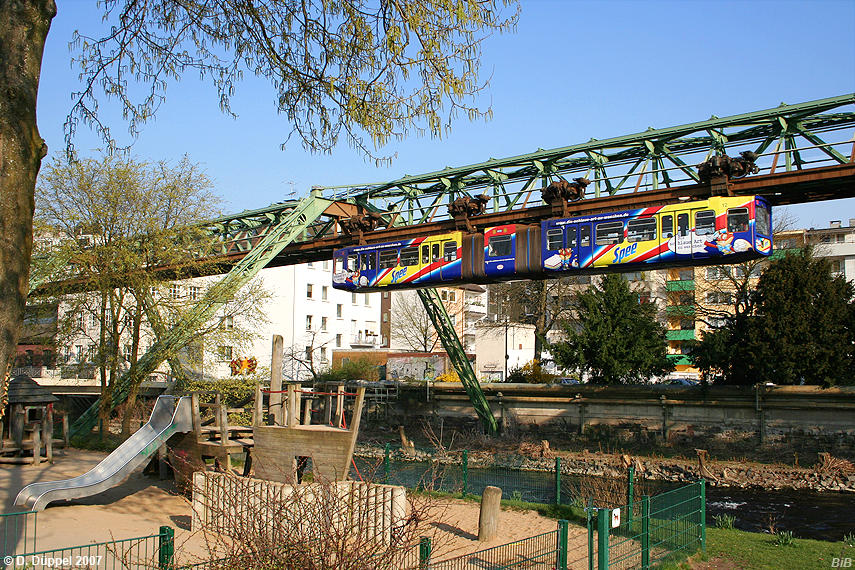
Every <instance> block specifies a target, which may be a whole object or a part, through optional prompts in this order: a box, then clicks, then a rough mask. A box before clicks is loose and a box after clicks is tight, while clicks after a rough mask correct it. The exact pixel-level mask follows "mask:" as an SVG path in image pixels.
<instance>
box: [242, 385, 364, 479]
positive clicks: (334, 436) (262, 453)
mask: <svg viewBox="0 0 855 570" xmlns="http://www.w3.org/2000/svg"><path fill="white" fill-rule="evenodd" d="M273 392H274V391H272V390H271V392H270V394H271V396H273V395H274V394H273ZM284 393H285V400H284V402H281V403H277V402H276V399H275V398H271V400H272V401H273V403H272V404H271V406H270V407H271V410H270V412H271V413H270V416H271V419H272V423H273V425H260V424H259V425H256V426H255V429H254V430H253V434H254V435H253V437H254V440H255V446H254V447H253V450H252V467H253V470H254V471H255V476H256V477H257V478H259V479H266V480H269V481H281V482H294V481H298V480H299V479H300V476H301V475H300V472H301V467H302V465H303V464H304V463H305V462H306V459H307V458H308V459H311V463H312V471H313V473H314V477H315V481H320V480H323V481H344V480H346V479H347V475H348V473H349V472H350V463H351V460H352V457H353V447H354V445H356V436H357V435H358V433H359V420H360V417H361V416H362V404H363V401H364V399H365V388H363V387H360V388H357V390H356V392H355V393H348V392H345V388H344V386H342V385H337V386H334V387H333V386H330V385H327V386H322V387H321V391H308V390H303V389H301V387H300V386H299V385H294V384H290V385H288V386H287V388H286V390H284ZM347 398H352V399H353V400H352V402H353V405H352V407H351V414H350V418H349V423H348V418H346V417H345V408H346V406H345V402H346V399H347ZM256 400H257V401H258V398H257V399H256ZM256 417H259V416H258V415H256Z"/></svg>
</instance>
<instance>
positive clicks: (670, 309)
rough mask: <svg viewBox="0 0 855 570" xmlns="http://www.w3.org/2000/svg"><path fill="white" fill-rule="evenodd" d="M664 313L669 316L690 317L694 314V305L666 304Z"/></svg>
mask: <svg viewBox="0 0 855 570" xmlns="http://www.w3.org/2000/svg"><path fill="white" fill-rule="evenodd" d="M665 314H666V315H669V316H681V317H691V316H694V314H695V306H694V305H668V306H667V307H665Z"/></svg>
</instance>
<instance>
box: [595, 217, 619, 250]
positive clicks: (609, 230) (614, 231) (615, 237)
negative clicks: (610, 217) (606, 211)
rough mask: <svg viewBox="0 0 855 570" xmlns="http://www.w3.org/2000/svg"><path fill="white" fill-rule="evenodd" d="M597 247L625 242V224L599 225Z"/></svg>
mask: <svg viewBox="0 0 855 570" xmlns="http://www.w3.org/2000/svg"><path fill="white" fill-rule="evenodd" d="M596 235H597V237H596V238H595V241H596V244H597V245H611V244H614V243H620V242H621V241H623V222H603V223H601V224H597V234H596Z"/></svg>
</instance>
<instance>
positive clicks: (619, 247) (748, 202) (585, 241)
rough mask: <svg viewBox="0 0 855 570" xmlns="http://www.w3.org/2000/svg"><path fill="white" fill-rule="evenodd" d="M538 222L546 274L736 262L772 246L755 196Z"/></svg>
mask: <svg viewBox="0 0 855 570" xmlns="http://www.w3.org/2000/svg"><path fill="white" fill-rule="evenodd" d="M541 227H542V232H543V240H542V241H543V251H542V257H543V269H544V271H545V272H546V273H547V274H549V273H552V274H555V273H566V272H571V273H572V272H585V273H598V272H603V271H638V270H642V269H645V268H648V269H654V268H655V267H654V266H659V267H671V266H680V265H708V264H714V263H735V262H739V261H742V260H745V259H751V258H756V257H758V256H763V255H769V254H770V253H771V251H772V218H771V211H770V208H769V205H768V204H767V203H766V201H765V200H763V198H760V197H758V196H747V197H716V198H710V199H709V200H702V201H696V202H684V203H681V204H672V205H668V206H658V207H653V208H642V209H638V210H629V211H623V212H613V213H609V214H598V215H593V216H582V217H577V218H567V219H551V220H546V221H544V222H542V224H541Z"/></svg>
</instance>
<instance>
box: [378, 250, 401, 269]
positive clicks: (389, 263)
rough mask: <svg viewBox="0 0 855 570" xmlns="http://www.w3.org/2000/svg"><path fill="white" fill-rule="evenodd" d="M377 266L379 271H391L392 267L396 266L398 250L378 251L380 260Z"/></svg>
mask: <svg viewBox="0 0 855 570" xmlns="http://www.w3.org/2000/svg"><path fill="white" fill-rule="evenodd" d="M377 265H378V266H379V267H380V269H391V268H392V267H395V266H396V265H398V250H397V249H383V250H380V259H379V260H378V263H377Z"/></svg>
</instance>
